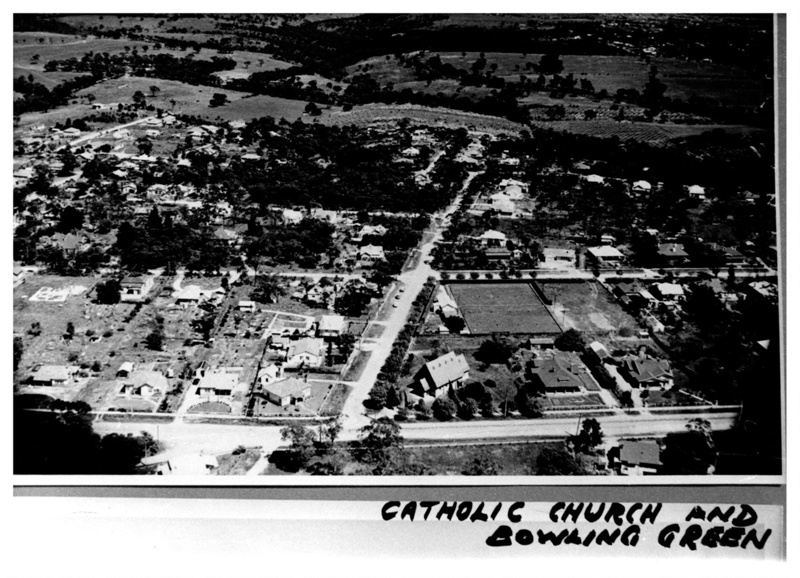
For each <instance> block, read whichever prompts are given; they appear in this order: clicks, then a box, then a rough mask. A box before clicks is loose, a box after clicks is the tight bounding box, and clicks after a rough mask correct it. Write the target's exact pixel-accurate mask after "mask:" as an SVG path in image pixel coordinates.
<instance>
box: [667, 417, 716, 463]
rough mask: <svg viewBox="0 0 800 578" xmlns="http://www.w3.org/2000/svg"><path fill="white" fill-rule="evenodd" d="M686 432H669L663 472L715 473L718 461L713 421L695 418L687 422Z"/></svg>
mask: <svg viewBox="0 0 800 578" xmlns="http://www.w3.org/2000/svg"><path fill="white" fill-rule="evenodd" d="M686 430H687V431H686V432H685V433H672V434H667V436H666V437H665V438H664V446H665V447H664V450H663V451H662V452H661V462H662V463H663V464H664V469H663V472H664V473H665V474H673V475H704V474H709V473H713V469H714V463H715V461H716V457H717V454H716V451H715V445H714V438H713V435H712V430H711V423H710V422H709V421H708V420H705V419H700V418H695V419H692V420H689V422H688V423H687V424H686Z"/></svg>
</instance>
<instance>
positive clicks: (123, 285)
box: [119, 275, 153, 303]
mask: <svg viewBox="0 0 800 578" xmlns="http://www.w3.org/2000/svg"><path fill="white" fill-rule="evenodd" d="M119 285H120V295H119V299H120V301H124V302H126V303H135V302H139V301H142V300H143V299H144V297H145V295H147V293H148V292H149V291H150V289H152V288H153V278H152V277H142V276H140V275H129V276H127V277H125V278H123V279H122V281H120V282H119Z"/></svg>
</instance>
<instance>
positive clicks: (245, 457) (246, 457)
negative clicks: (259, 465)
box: [214, 448, 261, 476]
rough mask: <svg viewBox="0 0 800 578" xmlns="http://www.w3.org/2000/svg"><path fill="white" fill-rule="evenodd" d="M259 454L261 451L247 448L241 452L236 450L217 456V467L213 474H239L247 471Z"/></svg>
mask: <svg viewBox="0 0 800 578" xmlns="http://www.w3.org/2000/svg"><path fill="white" fill-rule="evenodd" d="M260 456H261V452H260V451H259V450H257V449H252V448H248V449H246V450H245V451H243V452H239V451H237V452H236V453H234V452H231V453H229V454H223V455H221V456H217V462H218V463H219V468H217V469H216V470H214V475H217V476H241V475H244V474H246V473H247V472H248V470H249V469H250V468H252V467H253V464H255V463H256V462H257V461H258V458H259V457H260Z"/></svg>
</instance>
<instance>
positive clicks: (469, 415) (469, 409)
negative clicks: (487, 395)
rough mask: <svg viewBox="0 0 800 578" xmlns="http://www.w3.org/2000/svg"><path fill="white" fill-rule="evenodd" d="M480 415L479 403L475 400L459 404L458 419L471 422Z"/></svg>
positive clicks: (468, 399) (467, 400)
mask: <svg viewBox="0 0 800 578" xmlns="http://www.w3.org/2000/svg"><path fill="white" fill-rule="evenodd" d="M476 413H478V402H476V401H475V400H474V399H470V398H467V399H465V400H464V401H462V402H461V403H459V404H458V417H460V418H461V419H463V420H467V421H468V420H471V419H473V418H474V417H475V414H476Z"/></svg>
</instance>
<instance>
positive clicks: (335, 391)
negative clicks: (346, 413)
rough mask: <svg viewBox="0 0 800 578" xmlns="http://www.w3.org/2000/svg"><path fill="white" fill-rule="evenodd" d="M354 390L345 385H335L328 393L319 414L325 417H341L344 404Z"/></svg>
mask: <svg viewBox="0 0 800 578" xmlns="http://www.w3.org/2000/svg"><path fill="white" fill-rule="evenodd" d="M352 390H353V388H352V387H350V386H349V385H345V384H344V383H336V384H334V386H333V388H332V389H331V390H330V391H329V392H328V396H327V397H326V398H325V401H324V402H323V403H322V405H321V406H320V408H319V414H320V415H325V416H328V415H331V416H335V415H339V414H340V413H341V412H342V408H343V407H344V402H345V401H346V400H347V396H349V395H350V392H351V391H352Z"/></svg>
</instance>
